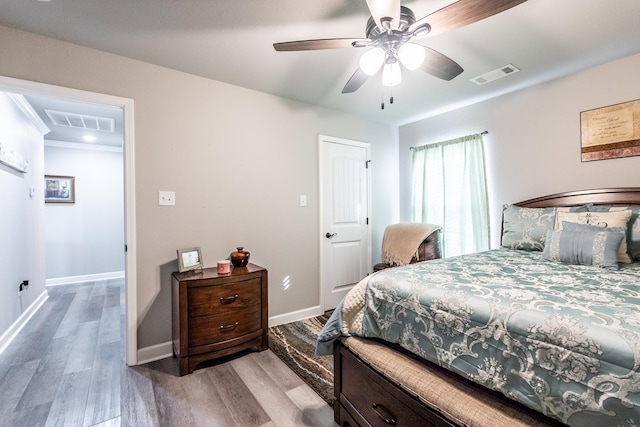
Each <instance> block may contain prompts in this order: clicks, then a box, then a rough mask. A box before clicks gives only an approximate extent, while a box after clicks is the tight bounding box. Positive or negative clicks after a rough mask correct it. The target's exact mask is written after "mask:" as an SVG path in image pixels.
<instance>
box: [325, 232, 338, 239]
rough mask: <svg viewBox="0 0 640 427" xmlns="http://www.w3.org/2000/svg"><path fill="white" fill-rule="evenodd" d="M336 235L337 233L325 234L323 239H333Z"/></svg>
mask: <svg viewBox="0 0 640 427" xmlns="http://www.w3.org/2000/svg"><path fill="white" fill-rule="evenodd" d="M337 235H338V233H333V234H331V233H327V234H325V235H324V237H326V238H327V239H330V238H332V237H335V236H337Z"/></svg>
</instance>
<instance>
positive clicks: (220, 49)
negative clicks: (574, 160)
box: [0, 0, 640, 125]
mask: <svg viewBox="0 0 640 427" xmlns="http://www.w3.org/2000/svg"><path fill="white" fill-rule="evenodd" d="M478 1H482V0H478ZM449 3H451V0H421V1H406V2H403V5H404V6H408V7H410V8H411V9H412V10H413V11H414V13H415V15H416V17H417V18H421V17H423V16H425V15H428V14H429V13H431V12H433V11H435V10H437V9H439V8H441V7H443V6H446V5H447V4H449ZM368 16H369V14H368V10H367V7H366V3H365V0H322V1H319V0H228V1H222V0H217V1H216V0H134V1H105V0H102V1H95V0H94V1H86V0H84V1H79V0H51V1H50V2H43V1H37V0H0V25H5V26H8V27H14V28H18V29H22V30H25V31H29V32H33V33H37V34H42V35H45V36H48V37H52V38H56V39H60V40H65V41H68V42H72V43H76V44H79V45H84V46H88V47H93V48H96V49H100V50H103V51H107V52H111V53H115V54H119V55H123V56H126V57H130V58H135V59H139V60H142V61H145V62H149V63H153V64H157V65H161V66H165V67H168V68H172V69H176V70H181V71H185V72H188V73H192V74H195V75H199V76H204V77H208V78H211V79H215V80H219V81H222V82H227V83H230V84H233V85H237V86H242V87H246V88H249V89H254V90H257V91H261V92H265V93H270V94H274V95H278V96H282V97H286V98H291V99H294V100H298V101H302V102H307V103H311V104H315V105H320V106H324V107H327V108H331V109H335V110H341V111H345V112H348V113H351V114H355V115H359V116H361V117H364V118H367V119H370V120H373V121H377V122H382V123H388V124H391V125H401V124H404V123H409V122H412V121H415V120H418V119H420V118H424V117H428V116H432V115H434V114H437V113H440V112H443V111H447V110H450V109H453V108H457V107H460V106H463V105H467V104H470V103H473V102H478V101H481V100H484V99H488V98H491V97H494V96H498V95H500V94H504V93H508V92H511V91H514V90H518V89H521V88H524V87H527V86H531V85H535V84H538V83H541V82H544V81H547V80H550V79H554V78H558V77H561V76H564V75H568V74H571V73H574V72H576V71H579V70H582V69H586V68H589V67H592V66H595V65H598V64H601V63H605V62H608V61H611V60H614V59H617V58H622V57H625V56H629V55H631V54H636V53H640V25H638V22H640V0H528V1H527V2H525V3H523V4H520V5H518V6H516V7H514V8H512V9H510V10H507V11H505V12H502V13H500V14H498V15H495V16H493V17H490V18H487V19H485V20H483V21H480V22H476V23H474V24H471V25H468V26H466V27H463V28H459V29H456V30H453V31H449V32H446V33H443V34H440V35H436V36H433V37H427V38H425V39H422V40H420V43H421V44H423V45H425V46H428V47H431V48H433V49H436V50H438V51H440V52H441V53H443V54H445V55H447V56H449V57H450V58H452V59H453V60H455V61H456V62H458V63H459V64H460V65H461V66H462V68H464V70H465V71H464V72H463V73H462V74H461V75H459V76H458V77H456V78H455V79H453V80H452V81H444V80H440V79H437V78H435V77H433V76H431V75H428V74H425V73H423V72H421V71H413V72H409V71H404V72H403V82H402V83H401V84H400V85H399V86H396V87H394V88H393V96H394V100H395V102H394V104H393V105H389V102H388V96H389V89H385V91H384V92H383V89H382V86H381V84H380V77H379V76H375V77H373V78H371V79H369V81H368V82H367V83H365V84H364V85H363V86H362V87H361V88H360V89H359V90H358V91H357V92H355V93H353V94H345V95H343V94H341V90H342V87H343V86H344V84H345V83H346V82H347V80H348V79H349V77H350V76H351V75H352V74H353V72H354V71H355V70H356V68H357V66H358V58H359V56H360V55H361V54H362V53H363V52H364V51H363V50H357V49H355V48H347V49H336V50H323V51H306V52H276V51H275V50H274V49H273V47H272V44H273V43H274V42H283V41H290V40H305V39H315V38H337V37H347V38H352V37H353V38H359V37H364V36H365V35H364V32H365V25H366V21H367V18H368ZM507 64H513V65H515V66H516V67H518V68H519V69H520V70H521V71H520V72H519V73H515V74H512V75H509V76H507V77H505V78H503V79H500V80H496V81H494V82H491V83H488V84H486V85H483V86H477V85H476V84H474V83H472V82H471V81H470V79H471V78H474V77H477V76H478V75H480V74H484V73H486V72H488V71H492V70H494V69H496V68H499V67H502V66H504V65H507ZM383 94H384V96H385V98H386V102H385V104H386V107H385V109H384V110H381V109H380V101H381V99H382V97H383Z"/></svg>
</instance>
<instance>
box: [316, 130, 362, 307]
mask: <svg viewBox="0 0 640 427" xmlns="http://www.w3.org/2000/svg"><path fill="white" fill-rule="evenodd" d="M324 143H332V144H343V145H348V146H352V147H359V148H364V149H365V150H366V152H367V155H366V157H367V164H369V162H370V160H369V159H371V144H370V143H368V142H362V141H355V140H352V139H345V138H338V137H334V136H328V135H322V134H319V135H318V209H319V211H318V217H319V224H318V231H319V232H320V234H319V236H318V237H319V238H318V249H319V252H320V268H319V279H320V286H319V287H318V292H319V297H320V298H319V300H320V308H321V309H322V310H323V311H324V309H325V305H324V279H325V277H324V270H325V266H324V264H325V262H326V261H325V259H324V255H323V250H322V244H323V242H324V239H323V234H322V233H323V228H322V227H323V225H324V215H323V211H324V209H323V208H324V200H323V198H322V195H323V190H324V187H323V186H324V184H323V181H324V179H323V178H324V176H323V170H324V169H323V167H322V166H323V165H322V159H323V154H324V148H323V147H324ZM366 177H367V183H366V185H367V218H368V221H369V222H368V227H367V262H368V265H369V266H371V168H369V167H368V165H367V168H366Z"/></svg>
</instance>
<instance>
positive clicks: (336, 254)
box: [318, 135, 371, 311]
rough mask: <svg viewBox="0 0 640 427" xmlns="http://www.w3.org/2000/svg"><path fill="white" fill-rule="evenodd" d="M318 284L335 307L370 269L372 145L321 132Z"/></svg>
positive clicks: (328, 305) (323, 296)
mask: <svg viewBox="0 0 640 427" xmlns="http://www.w3.org/2000/svg"><path fill="white" fill-rule="evenodd" d="M318 143H319V156H318V157H319V161H320V167H319V170H320V232H321V234H322V235H321V236H320V288H321V297H320V300H321V305H322V308H323V310H324V311H327V310H331V309H334V308H335V307H336V306H337V305H338V303H339V302H340V301H341V300H342V298H344V296H345V295H346V293H347V292H348V291H349V290H350V289H351V288H352V287H353V286H354V285H355V284H357V283H358V282H359V281H360V280H361V279H363V278H364V277H365V276H366V275H367V274H368V272H369V266H370V265H371V243H370V242H371V235H370V229H369V169H368V161H369V158H370V147H369V144H367V143H363V142H358V141H351V140H347V139H342V138H334V137H330V136H324V135H320V137H319V141H318Z"/></svg>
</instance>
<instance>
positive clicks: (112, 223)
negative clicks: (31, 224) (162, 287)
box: [44, 145, 124, 279]
mask: <svg viewBox="0 0 640 427" xmlns="http://www.w3.org/2000/svg"><path fill="white" fill-rule="evenodd" d="M89 147H91V146H89ZM44 164H45V167H44V171H45V174H47V175H67V176H73V177H75V187H76V188H75V203H73V204H67V203H47V204H46V205H45V230H46V275H47V279H53V278H71V277H74V276H86V275H92V274H100V273H112V272H120V271H124V187H123V186H124V182H123V156H122V151H121V150H120V151H119V152H113V151H99V150H92V149H79V148H68V147H65V146H51V145H45V148H44Z"/></svg>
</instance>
